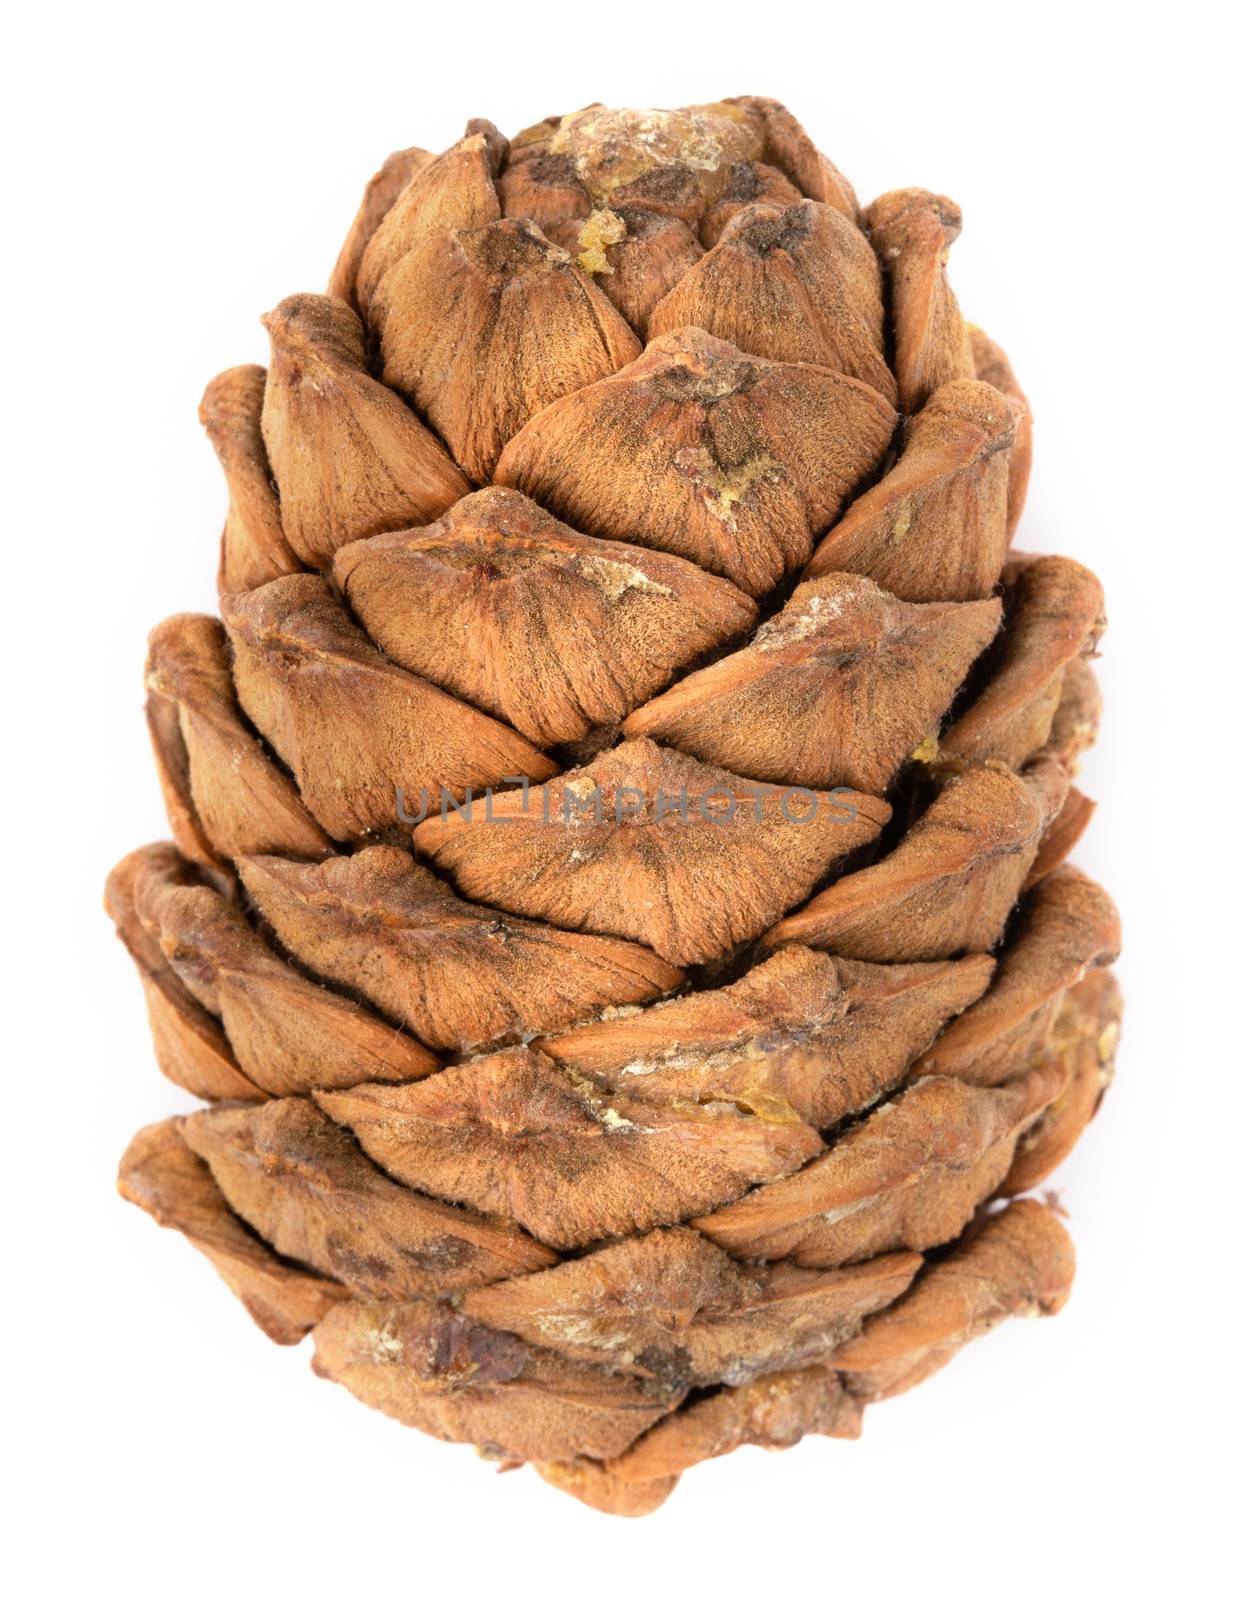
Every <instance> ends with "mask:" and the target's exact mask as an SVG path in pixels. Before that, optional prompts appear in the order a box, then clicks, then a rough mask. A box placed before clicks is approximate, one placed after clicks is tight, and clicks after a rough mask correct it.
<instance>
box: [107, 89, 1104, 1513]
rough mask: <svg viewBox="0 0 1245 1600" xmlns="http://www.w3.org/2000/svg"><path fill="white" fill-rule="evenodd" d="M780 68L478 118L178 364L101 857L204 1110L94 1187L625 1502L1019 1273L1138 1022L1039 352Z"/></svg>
mask: <svg viewBox="0 0 1245 1600" xmlns="http://www.w3.org/2000/svg"><path fill="white" fill-rule="evenodd" d="M959 228H960V214H959V211H958V209H957V207H956V206H955V205H954V204H953V203H952V202H951V201H949V200H946V199H944V198H942V197H941V196H938V195H934V194H930V193H927V192H926V191H924V190H903V191H899V192H896V193H894V194H888V195H884V196H883V197H882V198H881V199H880V200H877V201H875V202H874V203H873V205H871V206H870V207H868V209H866V210H864V211H861V210H859V209H858V206H857V202H856V198H855V196H854V194H853V192H852V190H851V187H850V185H849V184H848V183H847V181H846V180H845V179H844V178H843V177H842V175H841V174H840V173H838V172H837V171H836V170H835V168H834V167H833V166H831V164H830V163H829V162H828V161H827V160H826V159H825V157H823V156H821V155H819V154H818V152H817V151H816V150H815V149H814V148H813V146H812V144H811V143H810V142H809V140H808V138H807V136H806V135H805V133H804V131H803V129H802V128H801V127H800V125H799V124H798V123H797V122H796V121H795V120H794V118H792V116H791V115H790V114H789V113H788V112H787V111H786V110H785V109H784V108H783V107H782V106H780V105H778V104H776V103H775V102H773V101H767V100H760V99H754V98H744V99H739V100H733V101H726V102H723V103H721V104H718V105H712V106H701V107H693V108H691V109H688V110H684V111H678V112H646V113H637V112H630V111H607V110H604V109H602V108H600V107H592V108H590V109H589V110H587V111H584V112H579V113H577V114H576V115H574V116H569V117H562V118H551V119H549V120H548V121H546V122H543V123H541V124H539V125H538V126H536V127H534V128H531V129H529V130H527V131H526V132H525V133H522V134H520V135H519V136H518V138H517V139H516V140H514V141H513V143H509V144H508V143H507V141H506V140H505V139H504V138H503V137H502V136H501V135H500V134H499V133H498V132H497V130H496V129H495V128H493V127H492V126H491V124H489V123H487V122H472V123H470V124H469V125H468V128H467V131H466V134H465V135H464V137H463V138H462V139H461V140H460V141H459V143H458V144H456V145H454V146H453V147H452V148H451V149H450V150H448V151H446V152H445V153H444V154H442V155H440V156H437V157H435V158H434V157H430V156H429V155H428V154H427V153H426V152H424V151H422V150H414V149H412V150H406V151H401V152H399V153H398V154H397V155H395V156H392V157H390V159H389V160H388V161H387V162H386V163H385V165H384V166H383V167H382V168H381V170H380V172H379V173H378V174H377V175H376V177H375V178H374V179H373V180H372V182H371V184H370V185H369V186H368V189H367V191H366V194H365V196H364V200H363V204H362V207H361V208H360V211H359V214H358V217H357V218H356V220H355V222H354V225H353V226H352V228H351V230H350V233H349V236H348V238H347V240H346V243H345V245H344V247H343V249H342V253H341V256H340V258H339V260H338V263H337V266H336V268H335V269H334V272H333V275H332V279H331V281H330V286H329V288H330V292H329V294H327V295H311V294H300V295H295V296H293V297H292V298H290V299H288V300H285V301H283V302H282V303H281V305H279V306H278V307H277V308H276V310H275V311H273V312H272V313H271V314H270V315H269V316H267V317H266V318H265V319H264V322H265V325H266V326H267V328H268V332H269V334H270V337H271V342H272V356H271V363H270V365H269V368H268V370H267V372H266V373H265V371H264V370H263V369H261V368H258V367H241V368H235V369H233V370H232V371H229V372H226V373H224V374H222V375H221V376H220V377H219V378H217V379H215V380H214V381H213V382H212V383H211V384H210V385H209V386H208V390H207V393H206V395H205V397H204V402H203V409H202V420H203V422H204V424H205V426H206V428H207V430H208V433H209V436H210V437H211V440H212V442H213V444H214V445H215V447H216V450H217V452H218V454H219V457H220V460H221V464H222V466H223V468H224V472H225V477H226V480H227V483H228V487H229V510H228V517H227V520H226V524H225V531H224V537H223V542H222V552H221V561H220V580H219V581H220V589H221V604H220V614H221V620H220V621H217V620H216V619H214V618H211V617H206V616H178V617H173V618H171V619H170V620H169V621H167V622H165V623H162V624H161V625H160V627H158V628H157V629H156V630H155V632H154V633H153V634H152V636H151V644H150V653H149V657H148V663H147V685H148V689H149V696H150V697H149V701H148V718H149V721H150V727H151V735H152V741H153V744H154V748H155V754H156V761H157V766H158V769H159V775H160V781H161V783H162V785H163V789H164V794H165V799H166V802H167V809H168V815H169V824H170V828H171V830H172V835H173V841H174V842H173V843H172V844H158V845H152V846H149V847H147V848H146V849H143V850H140V851H138V852H136V853H135V854H134V855H132V856H130V857H128V858H127V859H126V860H125V861H123V862H122V863H121V864H120V866H119V867H117V869H116V870H115V871H114V873H113V875H112V877H111V878H110V880H109V885H108V895H107V904H108V909H109V911H110V913H111V915H112V917H113V918H114V920H115V922H116V924H117V928H118V931H119V933H120V935H121V937H122V939H123V940H124V942H125V944H126V947H127V948H128V950H129V951H130V954H131V955H132V956H133V958H134V960H135V962H136V964H137V966H138V968H139V972H140V975H141V977H142V981H143V985H144V988H145V990H146V995H147V1002H148V1007H149V1011H150V1017H151V1025H152V1033H153V1036H154V1040H155V1047H156V1054H157V1058H158V1060H159V1064H160V1067H161V1068H162V1070H163V1071H164V1072H165V1074H166V1075H167V1076H168V1077H169V1078H171V1079H172V1080H173V1081H174V1082H175V1083H177V1084H180V1085H181V1086H182V1087H184V1088H186V1089H188V1090H190V1091H191V1093H192V1094H194V1095H197V1096H199V1097H201V1098H202V1099H203V1100H205V1101H207V1102H208V1103H209V1104H208V1108H207V1109H205V1110H201V1111H197V1112H195V1113H194V1114H193V1115H188V1116H182V1117H174V1118H171V1119H170V1120H169V1121H167V1122H164V1123H161V1124H159V1125H157V1126H155V1127H151V1128H147V1129H145V1130H144V1131H143V1132H142V1133H140V1134H139V1135H138V1136H137V1137H136V1138H135V1140H134V1141H133V1143H132V1144H131V1146H130V1148H129V1150H128V1151H127V1152H126V1155H125V1157H124V1160H123V1162H122V1169H121V1190H122V1193H123V1194H124V1195H125V1196H126V1198H127V1199H130V1200H133V1201H135V1202H136V1203H137V1204H139V1205H141V1206H142V1207H143V1208H144V1209H145V1210H147V1211H149V1212H150V1213H151V1214H152V1215H153V1216H154V1217H155V1218H156V1220H157V1221H158V1222H160V1223H161V1224H163V1225H166V1226H171V1227H174V1228H176V1229H179V1230H180V1231H181V1232H183V1233H184V1234H185V1235H186V1237H187V1238H188V1239H189V1240H190V1241H191V1243H193V1244H194V1245H196V1246H197V1247H198V1248H199V1249H200V1250H202V1251H203V1252H204V1253H205V1254H206V1255H207V1256H208V1257H209V1259H210V1260H211V1261H212V1262H213V1264H214V1265H215V1266H216V1267H217V1269H218V1271H219V1272H220V1273H221V1275H222V1276H223V1277H224V1278H225V1280H226V1282H227V1283H228V1284H229V1285H230V1287H231V1288H232V1289H233V1290H234V1292H235V1293H236V1294H237V1295H238V1296H239V1297H240V1298H241V1299H242V1301H243V1303H244V1304H245V1305H246V1307H247V1309H248V1310H249V1311H250V1312H251V1314H252V1316H253V1317H254V1319H255V1320H256V1322H258V1323H259V1325H260V1326H261V1327H262V1328H263V1329H264V1331H265V1332H266V1333H268V1334H269V1335H270V1336H271V1337H272V1338H273V1339H276V1340H278V1341H281V1342H288V1343H293V1342H296V1341H298V1340H300V1339H301V1338H302V1337H303V1336H304V1335H305V1334H306V1333H308V1332H311V1331H314V1338H315V1351H316V1353H315V1369H316V1371H317V1372H319V1373H320V1374H322V1375H324V1376H326V1377H330V1378H332V1379H334V1380H336V1381H337V1382H339V1383H342V1384H345V1385H346V1386H347V1387H348V1388H349V1389H350V1390H351V1391H352V1392H353V1393H355V1394H356V1395H357V1396H358V1397H359V1398H360V1399H362V1400H363V1401H365V1402H366V1403H367V1404H368V1405H371V1406H375V1407H378V1408H379V1409H381V1410H383V1411H385V1412H386V1413H388V1414H389V1415H391V1416H394V1417H396V1418H398V1419H399V1420H401V1421H403V1422H407V1423H410V1424H413V1425H414V1426H416V1427H419V1428H422V1429H424V1430H426V1431H428V1432H430V1433H433V1434H435V1435H437V1436H439V1437H441V1438H445V1439H451V1440H462V1441H467V1442H470V1443H472V1444H474V1445H476V1447H477V1448H478V1449H479V1450H480V1451H481V1452H482V1453H484V1454H485V1455H487V1456H489V1457H490V1458H493V1459H496V1460H499V1461H501V1462H503V1463H505V1464H507V1465H509V1464H518V1463H520V1462H524V1461H531V1462H533V1463H534V1464H535V1466H536V1468H537V1470H538V1471H539V1473H540V1474H541V1476H542V1477H544V1478H545V1479H547V1481H549V1482H550V1483H552V1484H554V1485H556V1486H557V1487H559V1488H561V1489H564V1490H566V1491H567V1492H569V1493H571V1494H573V1495H575V1496H577V1497H578V1498H580V1499H581V1500H584V1501H586V1502H587V1503H588V1504H590V1505H592V1506H595V1507H598V1508H600V1509H602V1510H607V1511H611V1512H616V1513H621V1514H624V1515H636V1514H640V1513H643V1512H646V1511H649V1510H651V1509H653V1507H655V1506H656V1505H658V1504H660V1502H661V1501H662V1500H663V1499H664V1498H665V1496H666V1494H668V1492H669V1491H670V1489H671V1487H672V1486H673V1484H674V1483H675V1481H676V1479H677V1477H678V1474H679V1473H680V1472H682V1471H683V1470H684V1469H685V1468H686V1467H689V1466H692V1465H694V1464H695V1463H696V1462H699V1461H702V1460H704V1459H706V1458H708V1457H712V1456H718V1455H721V1454H723V1453H725V1452H727V1451H730V1450H733V1449H735V1448H736V1447H737V1446H738V1445H741V1444H746V1443H753V1444H759V1445H763V1446H766V1447H769V1448H778V1447H783V1446H787V1445H790V1444H793V1443H795V1442H796V1440H798V1439H799V1438H800V1437H801V1436H802V1435H804V1434H806V1433H810V1432H811V1433H825V1434H830V1435H833V1436H835V1437H840V1438H850V1437H853V1436H854V1435H855V1434H856V1433H857V1432H858V1431H859V1427H860V1418H861V1413H862V1410H863V1408H864V1407H865V1406H866V1405H868V1404H870V1403H871V1402H873V1401H876V1400H879V1399H885V1398H886V1397H888V1396H890V1395H892V1394H896V1393H898V1392H900V1391H901V1390H903V1389H906V1388H908V1387H910V1386H911V1385H912V1384H914V1383H916V1382H918V1381H920V1380H921V1379H922V1378H924V1377H925V1376H927V1375H928V1374H929V1373H931V1372H933V1371H934V1370H935V1369H936V1368H938V1367H939V1366H941V1365H942V1364H943V1363H944V1362H945V1361H947V1360H948V1359H949V1358H950V1356H951V1355H953V1354H954V1352H955V1351H956V1350H957V1349H958V1348H959V1347H960V1346H961V1345H962V1344H964V1343H966V1342H967V1341H968V1340H970V1339H972V1338H975V1337H976V1336H977V1335H978V1334H980V1333H983V1332H985V1331H986V1330H988V1329H989V1328H990V1327H992V1326H993V1325H994V1324H995V1323H996V1322H998V1321H999V1320H1000V1319H1001V1318H1003V1317H1006V1316H1009V1315H1015V1314H1033V1313H1039V1312H1051V1311H1055V1310H1057V1309H1058V1308H1059V1307H1060V1306H1061V1305H1062V1303H1063V1301H1064V1299H1065V1298H1066V1296H1067V1293H1068V1289H1069V1285H1070V1281H1071V1277H1072V1250H1071V1245H1070V1243H1069V1240H1068V1238H1067V1235H1066V1233H1065V1231H1064V1229H1063V1226H1062V1224H1061V1223H1060V1221H1059V1220H1058V1218H1057V1216H1056V1215H1055V1213H1054V1210H1053V1209H1051V1208H1050V1207H1047V1206H1044V1205H1042V1204H1039V1203H1038V1202H1036V1201H1033V1200H1026V1199H1018V1200H1015V1201H1013V1202H1012V1203H1011V1204H1004V1203H1003V1201H1002V1199H1001V1198H1000V1197H1009V1196H1013V1195H1016V1194H1018V1193H1020V1192H1021V1191H1023V1190H1026V1189H1028V1188H1030V1187H1032V1186H1033V1185H1034V1184H1036V1183H1038V1182H1040V1181H1042V1180H1043V1179H1044V1178H1045V1177H1046V1175H1047V1174H1048V1173H1049V1172H1050V1170H1051V1169H1052V1168H1053V1167H1054V1165H1055V1164H1056V1163H1057V1162H1058V1161H1059V1160H1060V1159H1061V1158H1062V1157H1063V1155H1064V1154H1066V1152H1067V1150H1068V1149H1069V1148H1070V1147H1071V1145H1072V1144H1073V1142H1074V1141H1075V1139H1076V1138H1077V1136H1078V1135H1079V1133H1080V1131H1081V1129H1082V1128H1083V1127H1084V1125H1085V1123H1086V1122H1087V1121H1088V1119H1089V1118H1090V1117H1091V1116H1092V1115H1093V1112H1094V1110H1095V1109H1096V1107H1097V1103H1098V1100H1099V1098H1100V1096H1101V1093H1102V1089H1103V1087H1104V1084H1105V1081H1106V1076H1107V1074H1108V1071H1109V1067H1110V1063H1111V1059H1112V1057H1113V1053H1114V1042H1115V1038H1116V1035H1117V1034H1118V1010H1119V1003H1118V995H1117V992H1116V989H1115V986H1114V982H1113V980H1112V979H1111V978H1110V977H1109V976H1108V975H1107V974H1106V973H1104V972H1101V971H1096V970H1091V969H1096V968H1100V967H1102V966H1103V965H1104V964H1106V963H1108V962H1110V961H1111V960H1112V959H1113V957H1114V956H1115V954H1116V952H1117V948H1118V942H1119V929H1118V924H1117V919H1116V915H1115V911H1114V908H1113V907H1112V905H1111V903H1110V901H1109V900H1108V898H1107V897H1106V895H1105V894H1104V893H1103V891H1102V890H1101V889H1099V888H1098V887H1097V886H1096V885H1095V884H1093V883H1092V882H1090V881H1089V880H1088V879H1087V878H1086V877H1085V876H1084V875H1083V874H1081V873H1080V872H1079V871H1077V870H1076V869H1075V868H1073V867H1071V866H1068V865H1065V864H1064V859H1065V857H1066V856H1067V854H1068V852H1069V851H1070V850H1071V848H1072V847H1073V845H1074V844H1075V842H1076V840H1077V838H1078V836H1079V834H1080V833H1081V831H1082V830H1083V828H1084V827H1085V825H1086V823H1087V821H1088V820H1089V817H1090V814H1091V812H1092V809H1093V807H1092V803H1091V802H1090V801H1088V800H1087V799H1086V798H1085V797H1084V796H1083V795H1081V794H1080V793H1079V792H1078V791H1077V790H1076V789H1075V788H1073V787H1072V786H1071V782H1070V778H1071V774H1072V771H1073V767H1074V764H1075V760H1076V757H1077V755H1078V753H1079V751H1080V750H1081V749H1083V748H1084V747H1085V745H1086V744H1087V743H1089V742H1090V740H1091V739H1092V737H1093V732H1094V726H1095V723H1096V717H1097V699H1096V690H1095V687H1094V684H1093V678H1092V672H1091V669H1090V668H1089V667H1088V666H1087V664H1086V658H1087V657H1089V656H1092V654H1093V653H1094V650H1095V646H1096V643H1097V639H1098V636H1099V634H1100V632H1101V630H1102V627H1103V615H1102V609H1103V602H1102V594H1101V590H1100V588H1099V585H1098V583H1097V580H1096V579H1095V578H1094V577H1093V576H1092V574H1090V573H1089V572H1087V571H1086V570H1085V569H1084V568H1083V567H1080V566H1078V565H1077V564H1076V563H1075V562H1073V561H1070V560H1066V559H1064V558H1062V557H1058V556H1043V557H1033V556H1023V555H1017V554H1014V553H1010V548H1009V547H1010V544H1011V539H1012V535H1013V533H1014V531H1015V527H1016V523H1017V521H1018V519H1019V517H1020V513H1021V508H1022V505H1023V501H1024V493H1025V484H1026V481H1027V478H1028V474H1029V460H1030V450H1031V427H1030V418H1029V411H1028V406H1027V404H1026V402H1025V398H1024V396H1023V394H1022V393H1021V391H1020V389H1019V387H1018V385H1017V383H1016V380H1015V378H1014V376H1013V374H1012V371H1011V368H1010V367H1009V365H1008V362H1007V359H1006V357H1005V356H1004V355H1003V353H1002V351H1001V350H1000V349H999V348H998V347H997V346H996V345H994V344H993V343H991V341H990V340H989V339H987V338H986V337H985V335H984V334H982V333H981V332H980V331H979V330H976V329H972V328H970V327H969V326H968V325H966V324H965V323H964V321H963V319H962V318H961V315H960V311H959V308H958V306H957V304H956V300H955V297H954V295H953V293H952V291H951V289H950V287H949V284H948V281H947V273H946V260H947V252H948V247H949V246H950V244H951V242H952V241H953V240H954V239H955V237H956V235H957V234H958V232H959Z"/></svg>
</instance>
